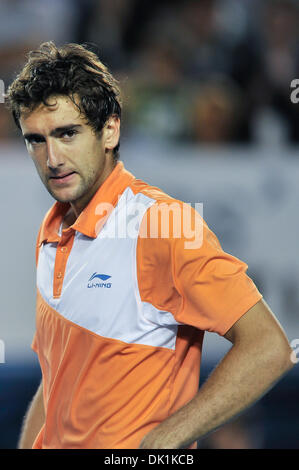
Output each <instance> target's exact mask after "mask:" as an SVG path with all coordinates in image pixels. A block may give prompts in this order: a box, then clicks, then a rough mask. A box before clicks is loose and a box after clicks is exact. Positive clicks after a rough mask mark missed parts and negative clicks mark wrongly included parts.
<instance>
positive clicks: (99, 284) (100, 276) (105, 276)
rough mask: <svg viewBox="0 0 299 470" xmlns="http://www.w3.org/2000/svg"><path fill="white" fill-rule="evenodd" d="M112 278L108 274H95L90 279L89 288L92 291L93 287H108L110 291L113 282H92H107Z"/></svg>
mask: <svg viewBox="0 0 299 470" xmlns="http://www.w3.org/2000/svg"><path fill="white" fill-rule="evenodd" d="M110 277H111V276H108V274H97V273H96V272H95V273H93V275H92V276H91V277H90V279H89V280H88V283H87V287H88V288H89V289H91V288H92V287H104V288H105V287H106V288H107V289H110V287H111V286H112V283H111V282H96V281H95V282H92V281H93V280H94V279H100V280H101V281H107V279H110Z"/></svg>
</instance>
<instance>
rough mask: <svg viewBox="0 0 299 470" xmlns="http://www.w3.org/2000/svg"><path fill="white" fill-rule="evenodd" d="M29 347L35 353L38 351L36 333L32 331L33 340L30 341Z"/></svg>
mask: <svg viewBox="0 0 299 470" xmlns="http://www.w3.org/2000/svg"><path fill="white" fill-rule="evenodd" d="M31 349H33V351H34V352H35V353H36V354H37V353H38V347H37V334H36V333H34V336H33V340H32V343H31Z"/></svg>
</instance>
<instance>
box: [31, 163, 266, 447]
mask: <svg viewBox="0 0 299 470" xmlns="http://www.w3.org/2000/svg"><path fill="white" fill-rule="evenodd" d="M174 203H175V204H176V207H177V208H178V207H179V208H183V203H182V202H181V201H177V200H175V199H173V198H171V197H170V196H168V195H167V194H165V193H164V192H163V191H161V190H160V189H159V188H155V187H152V186H150V185H148V184H147V183H145V182H143V181H141V180H138V179H136V178H135V177H134V176H133V175H132V174H131V173H129V172H128V171H127V170H126V169H125V168H124V165H123V163H122V162H118V164H117V165H116V167H115V168H114V170H113V171H112V173H111V174H110V175H109V177H108V178H107V179H106V180H105V181H104V183H103V185H102V186H101V187H100V188H99V190H98V191H97V193H96V194H95V195H94V197H93V198H92V200H91V201H90V202H89V204H88V205H87V206H86V208H85V209H84V210H83V211H82V212H81V214H80V216H79V217H78V219H77V220H76V222H75V223H74V224H73V225H72V226H71V227H69V228H67V229H64V230H61V228H60V227H61V224H62V219H63V217H64V215H65V214H66V213H67V211H68V210H69V204H63V203H59V202H56V203H55V204H54V205H53V207H52V208H51V209H50V210H49V211H48V213H47V214H46V216H45V218H44V220H43V222H42V225H41V228H40V231H39V235H38V240H37V249H36V255H37V312H36V333H35V336H34V340H33V343H32V348H33V349H34V350H35V351H36V353H37V354H38V358H39V362H40V365H41V370H42V380H43V390H44V404H45V410H46V419H45V424H44V425H43V427H42V429H41V430H40V432H39V434H38V436H37V438H36V440H35V442H34V444H33V448H36V449H38V448H43V449H53V448H57V449H58V448H67V449H79V448H95V449H117V448H119V449H120V448H126V449H130V448H138V446H139V444H140V441H141V440H142V438H143V437H144V435H145V434H146V433H148V432H149V431H150V430H151V429H152V428H153V427H155V426H157V425H158V424H159V423H160V422H161V421H163V420H164V419H166V418H167V417H168V416H169V415H171V414H172V413H174V412H175V411H176V410H177V409H178V408H180V407H181V406H183V405H184V404H185V403H187V402H188V401H189V400H190V399H191V398H192V397H193V396H194V395H195V394H196V392H197V390H198V385H199V371H200V360H201V349H202V341H203V336H204V331H212V332H217V333H218V334H220V335H224V334H225V333H226V332H227V331H228V330H229V329H230V327H231V326H232V325H233V324H234V323H235V322H236V321H237V320H238V319H239V318H240V317H241V316H242V315H243V314H244V313H245V312H247V311H248V310H249V309H250V308H251V307H252V306H253V305H255V304H256V303H257V302H258V301H259V300H260V299H261V297H262V296H261V294H260V293H259V292H258V290H257V288H256V287H255V285H254V283H253V282H252V280H251V279H250V278H249V277H248V276H247V275H246V270H247V265H246V264H245V263H244V262H242V261H240V260H238V259H237V258H235V257H233V256H231V255H229V254H227V253H225V252H224V251H223V250H222V248H221V246H220V244H219V241H218V239H217V237H216V236H215V235H214V234H213V232H212V231H211V230H210V229H209V228H208V226H207V225H206V223H205V222H204V221H203V220H202V219H201V218H200V216H199V214H197V213H196V214H195V211H194V210H193V211H194V212H192V214H193V216H195V218H196V220H201V222H202V239H201V243H200V246H198V247H195V248H191V249H190V248H186V243H185V242H186V236H185V235H184V233H185V232H183V231H181V233H180V236H177V233H175V229H174V228H173V227H174V224H172V225H171V227H172V228H171V229H170V231H169V233H168V235H167V236H164V235H165V234H164V232H163V230H164V229H163V218H164V219H165V218H167V219H168V222H173V220H174V216H173V212H171V211H168V212H167V211H165V212H163V211H161V212H158V214H159V216H158V217H156V218H153V217H152V214H153V213H154V212H155V210H156V209H157V208H158V207H159V205H163V207H164V208H165V207H166V208H167V207H169V206H170V205H171V204H174ZM163 214H164V215H163ZM165 214H166V215H165ZM194 224H195V222H194ZM179 226H180V221H179V222H178V224H177V228H178V227H179ZM194 226H195V225H194ZM181 228H182V226H181ZM149 235H150V236H149Z"/></svg>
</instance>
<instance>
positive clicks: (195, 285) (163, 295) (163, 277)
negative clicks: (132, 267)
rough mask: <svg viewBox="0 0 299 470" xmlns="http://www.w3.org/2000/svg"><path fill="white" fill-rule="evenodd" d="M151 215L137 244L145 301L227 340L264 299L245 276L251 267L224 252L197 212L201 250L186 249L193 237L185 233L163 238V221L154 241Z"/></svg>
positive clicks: (181, 320) (180, 321) (145, 217)
mask: <svg viewBox="0 0 299 470" xmlns="http://www.w3.org/2000/svg"><path fill="white" fill-rule="evenodd" d="M180 203H181V202H180ZM156 204H157V203H156ZM181 204H183V203H181ZM152 207H153V206H152ZM150 211H151V209H149V210H148V211H147V214H146V215H145V216H144V218H143V221H142V226H141V231H140V235H139V238H138V243H137V278H138V286H139V291H140V296H141V300H142V301H145V302H149V303H151V304H152V305H154V306H155V307H156V308H158V309H160V310H166V311H169V312H171V313H172V315H173V317H174V318H175V320H176V321H177V322H179V323H181V324H186V325H192V326H194V327H196V328H199V329H201V330H206V331H212V332H216V333H218V334H220V335H224V334H225V333H226V332H227V331H228V330H229V329H230V328H231V326H232V325H233V324H234V323H235V322H236V321H237V320H238V319H239V318H240V317H241V316H242V315H243V314H244V313H246V312H247V311H248V310H249V309H250V308H251V307H252V306H253V305H255V304H256V303H257V302H258V301H259V300H260V299H261V298H262V295H261V293H260V292H259V291H258V290H257V288H256V286H255V284H254V283H253V281H252V280H251V279H250V278H249V277H248V276H247V274H246V271H247V268H248V266H247V264H246V263H244V262H242V261H241V260H239V259H238V258H236V257H234V256H232V255H230V254H228V253H225V252H224V251H223V250H222V248H221V245H220V243H219V240H218V239H217V237H216V235H215V234H214V233H213V232H212V231H211V230H210V229H209V227H208V226H207V224H206V223H205V221H204V220H203V219H202V218H201V216H200V215H199V214H198V213H197V212H195V210H194V209H192V216H193V217H194V218H195V219H196V220H197V221H200V222H201V228H202V231H201V241H200V246H197V247H195V248H190V247H188V243H186V242H190V238H186V236H185V235H184V233H185V232H184V231H183V229H182V230H181V235H180V236H179V237H178V236H177V235H176V236H174V233H173V232H171V231H170V232H169V236H168V237H162V236H161V235H162V228H161V219H160V220H159V221H158V223H157V221H156V222H155V224H156V225H158V235H159V236H158V237H156V238H151V237H150V230H149V226H150V225H151V224H152V223H153V219H152V218H151V217H150ZM171 218H173V216H171ZM170 224H171V220H170ZM145 234H146V235H147V236H145ZM189 246H190V245H189Z"/></svg>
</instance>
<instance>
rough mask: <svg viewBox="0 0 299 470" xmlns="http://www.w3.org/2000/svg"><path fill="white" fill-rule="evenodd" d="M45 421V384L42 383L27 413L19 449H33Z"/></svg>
mask: <svg viewBox="0 0 299 470" xmlns="http://www.w3.org/2000/svg"><path fill="white" fill-rule="evenodd" d="M44 422H45V410H44V399H43V385H42V383H41V384H40V386H39V388H38V390H37V392H36V394H35V395H34V398H33V400H32V402H31V404H30V406H29V408H28V411H27V413H26V416H25V419H24V424H23V428H22V432H21V436H20V441H19V444H18V448H19V449H31V448H32V445H33V443H34V441H35V438H36V436H37V435H38V433H39V431H40V430H41V428H42V426H43V424H44Z"/></svg>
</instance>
